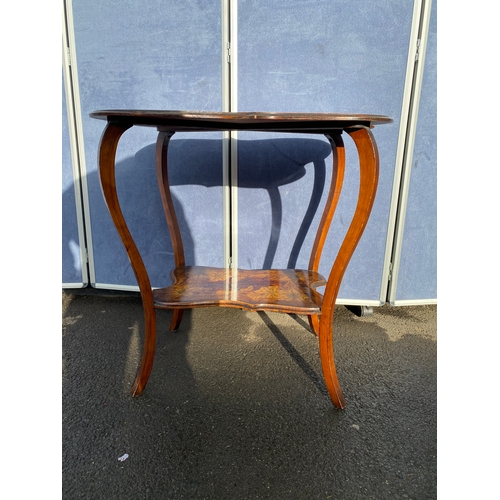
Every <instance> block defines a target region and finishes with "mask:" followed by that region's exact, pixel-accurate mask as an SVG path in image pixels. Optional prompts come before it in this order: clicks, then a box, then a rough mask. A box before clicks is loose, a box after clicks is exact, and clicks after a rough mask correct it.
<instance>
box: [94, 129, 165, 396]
mask: <svg viewBox="0 0 500 500" xmlns="http://www.w3.org/2000/svg"><path fill="white" fill-rule="evenodd" d="M129 128H130V125H118V124H113V123H108V125H107V126H106V128H105V130H104V133H103V135H102V138H101V144H100V147H99V176H100V181H101V188H102V192H103V194H104V199H105V201H106V204H107V206H108V210H109V213H110V215H111V218H112V219H113V222H114V223H115V226H116V229H117V231H118V234H119V235H120V238H121V240H122V243H123V245H124V246H125V250H126V251H127V255H128V258H129V259H130V264H131V266H132V269H133V271H134V274H135V277H136V279H137V283H138V285H139V289H140V291H141V298H142V304H143V309H144V347H143V351H142V358H141V364H140V366H139V370H138V372H137V375H136V378H135V382H134V385H133V386H132V396H138V395H140V394H141V393H142V391H143V390H144V387H145V386H146V384H147V381H148V379H149V375H150V373H151V369H152V367H153V360H154V355H155V345H156V312H155V309H154V301H153V292H152V289H151V283H150V281H149V277H148V274H147V271H146V267H145V266H144V262H143V261H142V258H141V255H140V253H139V250H138V249H137V246H136V245H135V243H134V240H133V238H132V235H131V234H130V231H129V229H128V227H127V224H126V222H125V219H124V217H123V213H122V211H121V208H120V203H119V201H118V194H117V192H116V177H115V158H116V148H117V146H118V141H119V140H120V137H121V136H122V134H123V133H124V132H125V131H126V130H127V129H129Z"/></svg>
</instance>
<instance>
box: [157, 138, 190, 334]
mask: <svg viewBox="0 0 500 500" xmlns="http://www.w3.org/2000/svg"><path fill="white" fill-rule="evenodd" d="M173 135H174V132H159V133H158V139H157V141H156V176H157V179H158V187H159V189H160V196H161V202H162V205H163V211H164V212H165V218H166V220H167V226H168V230H169V232H170V240H171V241H172V249H173V251H174V262H175V266H176V267H179V266H184V265H185V263H186V261H185V258H184V245H183V244H182V236H181V230H180V228H179V222H178V221H177V215H176V213H175V207H174V202H173V200H172V194H171V193H170V184H169V181H168V145H169V144H170V139H171V137H172V136H173ZM182 316H183V312H182V310H176V311H174V314H173V316H172V321H171V323H170V330H171V331H177V330H178V328H179V326H180V324H181V320H182Z"/></svg>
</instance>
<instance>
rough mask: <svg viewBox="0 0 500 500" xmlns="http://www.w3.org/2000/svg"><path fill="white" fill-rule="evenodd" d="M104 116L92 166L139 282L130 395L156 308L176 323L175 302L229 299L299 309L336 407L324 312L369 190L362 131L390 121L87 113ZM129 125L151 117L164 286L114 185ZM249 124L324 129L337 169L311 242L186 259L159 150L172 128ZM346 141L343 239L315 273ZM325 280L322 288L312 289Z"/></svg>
mask: <svg viewBox="0 0 500 500" xmlns="http://www.w3.org/2000/svg"><path fill="white" fill-rule="evenodd" d="M90 116H91V117H92V118H98V119H102V120H107V122H108V123H107V126H106V128H105V130H104V133H103V136H102V138H101V143H100V148H99V174H100V180H101V186H102V190H103V194H104V198H105V200H106V203H107V206H108V209H109V212H110V214H111V217H112V219H113V222H114V224H115V226H116V229H117V230H118V234H119V235H120V238H121V240H122V242H123V244H124V246H125V249H126V251H127V254H128V257H129V259H130V263H131V265H132V269H133V271H134V273H135V276H136V278H137V282H138V285H139V288H140V292H141V297H142V303H143V308H144V319H145V330H144V331H145V338H144V347H143V353H142V359H141V364H140V367H139V370H138V373H137V376H136V379H135V382H134V384H133V387H132V395H134V396H138V395H139V394H141V393H142V391H143V390H144V388H145V386H146V383H147V381H148V378H149V375H150V373H151V369H152V367H153V359H154V353H155V344H156V309H173V318H172V323H171V325H170V329H171V330H176V329H177V328H178V327H179V324H180V322H181V319H182V314H183V311H184V309H188V308H194V307H211V306H221V307H234V308H239V309H246V310H249V311H265V310H267V311H278V312H283V313H294V314H302V315H307V316H308V318H309V323H310V325H311V328H312V329H313V330H314V332H315V333H316V335H317V336H318V337H319V352H320V358H321V365H322V369H323V376H324V379H325V383H326V387H327V389H328V392H329V394H330V397H331V399H332V402H333V404H334V405H335V406H336V407H338V408H344V407H345V400H344V396H343V394H342V390H341V388H340V384H339V381H338V378H337V372H336V368H335V359H334V349H333V318H334V310H335V300H336V298H337V294H338V291H339V288H340V284H341V281H342V278H343V276H344V273H345V270H346V268H347V265H348V263H349V260H350V258H351V256H352V254H353V253H354V250H355V248H356V245H357V244H358V241H359V240H360V238H361V235H362V234H363V231H364V228H365V226H366V223H367V222H368V217H369V215H370V212H371V208H372V206H373V201H374V199H375V193H376V190H377V183H378V173H379V158H378V151H377V146H376V143H375V139H374V138H373V135H372V133H371V131H370V128H372V127H373V126H375V125H378V124H384V123H391V122H392V120H391V119H390V118H388V117H386V116H380V115H360V114H355V115H347V114H330V113H259V112H256V113H248V112H241V113H240V112H236V113H219V112H197V111H141V110H108V111H95V112H94V113H91V114H90ZM133 126H147V127H156V128H157V129H158V140H157V142H156V168H157V177H158V184H159V188H160V193H161V198H162V203H163V208H164V211H165V217H166V219H167V224H168V228H169V231H170V237H171V239H172V246H173V250H174V258H175V266H176V267H175V269H174V270H173V271H172V273H171V276H172V281H173V283H172V284H171V285H170V286H167V287H165V288H160V289H155V290H153V289H152V287H151V283H150V280H149V276H148V274H147V272H146V267H145V266H144V263H143V260H142V258H141V255H140V253H139V251H138V249H137V246H136V244H135V242H134V240H133V238H132V236H131V234H130V231H129V229H128V227H127V224H126V222H125V219H124V217H123V214H122V211H121V208H120V204H119V201H118V195H117V192H116V179H115V157H116V149H117V146H118V141H119V140H120V137H121V136H122V134H123V133H124V132H125V131H126V130H127V129H129V128H130V127H133ZM227 130H249V131H259V132H265V131H269V132H287V133H310V134H323V135H325V136H326V137H327V139H328V140H329V142H330V144H331V146H332V151H333V156H334V163H336V164H337V175H335V176H332V181H331V185H330V191H329V194H328V199H327V202H326V205H325V208H324V212H323V216H322V218H321V221H320V224H319V226H318V230H317V234H316V238H315V241H314V244H313V248H312V250H311V256H310V260H309V269H305V270H303V269H271V270H242V269H225V268H212V267H203V266H186V263H185V259H184V248H183V244H182V238H181V233H180V230H179V225H178V222H177V217H176V214H175V210H174V205H173V202H172V197H171V194H170V187H169V181H168V162H167V152H168V145H169V141H170V138H171V137H172V136H173V135H174V133H175V132H179V131H182V132H207V131H227ZM343 132H345V133H347V134H348V135H349V136H350V137H351V138H352V140H353V141H354V143H355V145H356V148H357V152H358V156H359V166H360V188H359V195H358V202H357V206H356V210H355V212H354V216H353V219H352V221H351V224H350V226H349V229H348V231H347V233H346V236H345V238H344V241H343V242H342V244H341V246H340V249H339V252H338V254H337V257H336V259H335V262H334V264H333V267H332V269H331V272H330V275H329V276H328V279H327V280H326V279H325V278H324V277H323V276H321V275H320V274H319V273H318V268H319V262H320V258H321V253H322V250H323V246H324V244H325V241H326V237H327V234H328V230H329V227H330V223H331V221H332V218H333V215H334V212H335V208H336V205H337V202H338V200H339V197H340V192H341V189H342V181H343V177H344V168H345V152H344V143H343V140H342V133H343ZM324 285H326V287H325V293H324V295H323V296H322V295H321V294H320V293H318V292H317V291H316V288H317V287H319V286H324Z"/></svg>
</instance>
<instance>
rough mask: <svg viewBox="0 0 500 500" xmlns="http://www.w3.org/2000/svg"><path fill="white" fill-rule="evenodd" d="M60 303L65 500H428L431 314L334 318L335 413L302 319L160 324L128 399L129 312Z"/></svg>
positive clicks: (117, 306)
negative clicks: (141, 382) (338, 395)
mask: <svg viewBox="0 0 500 500" xmlns="http://www.w3.org/2000/svg"><path fill="white" fill-rule="evenodd" d="M62 303H63V341H62V346H63V385H62V387H63V415H62V424H63V457H62V459H63V461H62V464H63V475H62V483H63V498H64V499H68V500H69V499H80V498H84V499H101V498H102V499H123V500H126V499H153V500H155V499H299V500H300V499H304V500H308V499H336V500H351V499H352V500H354V499H376V500H381V499H391V500H392V499H414V500H417V499H434V498H436V497H437V493H436V490H437V478H436V469H437V459H436V454H437V452H436V449H437V442H436V441H437V431H436V427H437V423H436V420H437V418H436V413H437V410H436V397H437V396H436V395H437V389H436V378H437V376H436V372H437V367H436V351H437V349H436V312H437V308H436V306H415V307H391V306H389V305H386V306H383V307H379V308H374V313H373V315H372V316H367V317H358V316H356V315H354V314H353V313H352V312H350V311H349V310H347V309H346V308H345V307H343V306H337V310H336V319H335V345H336V364H337V370H338V374H339V379H340V383H341V385H342V388H343V390H344V395H345V398H346V402H347V407H346V409H345V410H343V411H341V410H337V409H335V408H334V407H333V406H332V404H331V402H330V399H329V397H328V395H327V392H326V389H325V386H324V382H323V378H322V374H321V366H320V361H319V355H318V343H317V338H316V337H315V336H314V334H313V333H312V332H311V331H310V330H309V327H308V325H307V320H306V318H305V317H299V316H290V315H283V314H277V313H249V312H245V311H240V310H235V309H223V308H207V309H197V310H193V311H188V312H187V313H186V314H185V317H184V320H183V323H182V324H181V327H180V329H179V331H178V332H175V333H173V332H169V331H168V326H169V321H170V318H171V312H170V311H159V312H158V339H157V351H156V358H155V364H154V367H153V371H152V374H151V377H150V379H149V383H148V385H147V387H146V390H145V392H144V393H143V395H141V396H140V397H138V398H132V397H131V396H130V393H129V390H130V387H131V384H132V382H133V379H134V377H135V372H136V369H137V366H138V362H139V358H140V348H141V342H142V333H143V326H142V318H143V316H142V306H141V301H140V298H139V297H138V296H136V295H125V294H119V293H108V294H102V293H94V294H89V293H85V292H82V291H78V292H76V291H74V290H73V291H72V290H66V291H63V297H62ZM125 454H127V455H128V458H126V459H125V460H123V461H120V460H118V459H119V457H123V456H124V455H125Z"/></svg>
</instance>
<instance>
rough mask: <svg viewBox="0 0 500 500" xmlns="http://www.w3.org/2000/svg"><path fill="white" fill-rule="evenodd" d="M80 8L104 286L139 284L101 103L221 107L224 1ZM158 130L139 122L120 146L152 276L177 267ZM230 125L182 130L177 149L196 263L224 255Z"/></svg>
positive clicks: (178, 185) (96, 2)
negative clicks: (225, 146)
mask: <svg viewBox="0 0 500 500" xmlns="http://www.w3.org/2000/svg"><path fill="white" fill-rule="evenodd" d="M72 11H73V12H72V14H73V16H72V17H73V25H74V38H75V46H76V54H74V59H75V61H74V62H75V63H76V64H77V68H78V80H79V87H78V91H79V99H80V104H81V109H82V130H83V134H82V135H83V141H84V149H85V158H84V162H85V169H86V176H87V177H86V181H87V185H88V193H87V195H88V206H89V214H87V216H88V225H87V232H88V245H89V252H90V259H91V273H92V274H91V281H92V284H93V285H95V286H96V287H102V288H115V289H118V288H130V287H135V286H136V280H135V277H134V275H133V272H132V269H131V267H130V263H129V261H128V258H127V256H126V253H125V250H124V249H123V246H122V244H121V242H120V240H119V238H118V236H117V233H116V230H115V228H114V226H113V223H112V221H111V218H110V216H109V214H108V211H107V208H106V206H105V204H104V200H103V196H102V193H101V189H100V184H99V180H98V173H97V151H98V145H99V140H100V136H101V134H102V131H103V129H104V126H105V122H102V121H98V120H94V119H91V118H89V116H88V115H89V113H90V112H92V111H94V110H99V109H195V110H220V109H221V102H222V97H221V95H222V91H221V58H222V56H221V5H220V2H219V1H218V2H199V1H198V0H187V1H182V2H175V1H168V2H158V1H154V0H142V1H140V2H137V1H133V0H120V1H116V0H115V1H113V0H110V1H106V2H102V1H100V0H73V2H72ZM155 141H156V130H155V129H144V128H142V129H141V128H137V127H134V128H133V129H132V130H129V131H127V132H126V133H125V134H124V136H123V137H122V139H121V141H120V144H119V147H118V151H117V185H118V194H119V196H120V199H121V202H122V206H123V208H124V215H125V218H126V220H127V223H128V225H129V228H130V230H131V232H132V235H133V236H134V239H135V241H136V243H137V244H138V247H139V250H140V251H141V254H142V256H143V259H144V262H145V265H146V267H147V269H148V272H149V275H150V278H151V281H152V285H153V286H164V285H165V283H170V277H169V273H170V270H171V269H172V268H173V267H174V261H173V252H172V248H171V243H170V238H169V234H168V228H167V224H166V221H165V217H164V215H163V209H162V205H161V199H160V195H159V191H158V187H157V181H156V172H155V159H154V151H155ZM221 164H222V146H221V134H215V133H214V134H196V135H193V134H192V135H190V136H189V137H188V136H187V135H183V134H176V135H175V136H174V137H173V139H172V141H171V146H170V151H169V169H170V180H171V184H172V195H173V198H174V203H175V204H176V207H177V215H178V217H179V223H180V226H181V232H182V235H183V238H184V248H185V253H186V260H187V264H200V265H216V266H222V265H223V262H222V260H223V257H222V256H223V217H222V210H223V208H222V205H223V203H222V191H223V189H222V169H221Z"/></svg>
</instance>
